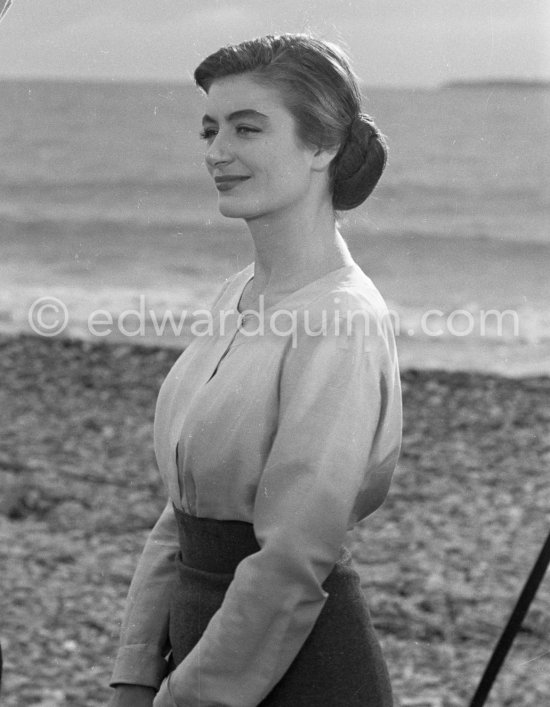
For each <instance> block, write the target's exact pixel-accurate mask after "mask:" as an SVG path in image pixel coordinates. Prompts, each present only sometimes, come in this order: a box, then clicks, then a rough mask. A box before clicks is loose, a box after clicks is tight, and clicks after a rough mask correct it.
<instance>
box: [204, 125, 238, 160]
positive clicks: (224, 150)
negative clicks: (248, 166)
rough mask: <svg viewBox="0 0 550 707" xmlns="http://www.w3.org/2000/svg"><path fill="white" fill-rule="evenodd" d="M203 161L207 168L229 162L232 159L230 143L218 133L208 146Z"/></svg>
mask: <svg viewBox="0 0 550 707" xmlns="http://www.w3.org/2000/svg"><path fill="white" fill-rule="evenodd" d="M205 159H206V164H207V165H208V166H209V167H216V166H217V165H219V164H227V163H228V162H231V160H232V159H233V154H232V149H231V142H230V141H229V140H227V139H226V138H225V137H223V136H222V135H221V134H220V133H218V134H217V135H215V136H214V138H213V140H212V142H210V144H209V145H208V148H207V150H206V155H205Z"/></svg>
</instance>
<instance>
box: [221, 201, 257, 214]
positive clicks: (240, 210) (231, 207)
mask: <svg viewBox="0 0 550 707" xmlns="http://www.w3.org/2000/svg"><path fill="white" fill-rule="evenodd" d="M218 209H219V212H220V214H221V215H222V216H226V217H227V218H244V219H249V218H250V219H251V218H257V217H258V216H259V215H260V209H258V207H257V206H256V207H254V206H253V205H251V204H243V203H240V204H239V203H237V202H236V201H234V202H233V203H231V202H230V201H229V200H228V199H223V198H222V199H219V201H218Z"/></svg>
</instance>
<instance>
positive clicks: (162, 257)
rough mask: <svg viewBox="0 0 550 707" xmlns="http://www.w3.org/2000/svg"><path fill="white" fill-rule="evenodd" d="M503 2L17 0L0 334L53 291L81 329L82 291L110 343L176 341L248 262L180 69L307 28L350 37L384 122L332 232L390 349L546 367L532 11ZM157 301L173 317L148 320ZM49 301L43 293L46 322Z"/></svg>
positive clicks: (9, 59)
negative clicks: (362, 184) (371, 189)
mask: <svg viewBox="0 0 550 707" xmlns="http://www.w3.org/2000/svg"><path fill="white" fill-rule="evenodd" d="M260 8H261V9H260ZM519 8H520V6H519V5H518V3H517V2H514V1H510V0H482V1H475V0H467V1H466V2H463V3H456V2H453V1H452V0H440V1H438V2H436V1H435V0H421V1H420V2H414V3H408V2H402V1H399V0H388V1H386V2H381V1H376V0H373V1H367V2H349V1H342V0H331V1H330V2H328V1H326V0H321V1H316V2H313V0H311V1H310V2H287V1H284V2H278V3H254V2H252V1H251V0H250V1H246V0H243V1H241V2H232V3H225V2H218V1H217V0H207V1H206V2H205V1H202V0H201V2H191V1H189V2H185V3H181V2H178V1H177V0H159V2H156V3H150V2H147V1H146V0H135V2H133V3H132V5H131V9H130V7H129V6H128V4H127V3H125V2H123V0H117V1H114V0H111V1H110V2H94V3H91V2H86V0H84V1H82V0H58V1H57V2H56V3H42V2H36V1H33V0H17V1H16V2H15V3H14V4H13V7H12V8H11V10H10V11H9V13H8V14H7V15H6V17H5V19H4V20H3V22H2V25H0V40H1V41H0V219H1V224H2V225H1V228H0V247H1V249H2V259H1V264H0V267H1V280H0V288H1V289H0V332H3V333H15V332H19V331H22V330H27V331H30V326H29V311H30V308H31V305H32V303H33V302H35V301H36V300H37V298H42V297H45V298H49V297H56V298H58V299H59V300H61V301H62V302H63V303H64V305H65V307H66V311H67V326H66V328H65V329H64V334H66V335H67V334H68V335H71V336H77V337H86V336H88V337H89V336H90V332H89V330H88V325H87V321H88V317H89V316H90V314H91V313H92V312H93V311H94V310H96V309H98V308H100V309H102V310H107V311H108V312H109V313H110V315H111V316H112V318H113V321H114V322H115V326H114V327H112V331H111V333H110V334H109V336H108V338H109V339H115V338H119V339H120V338H125V339H126V340H130V339H131V340H134V341H142V342H145V343H152V342H153V343H158V344H160V345H175V346H177V347H181V346H182V345H183V344H184V343H186V342H187V341H188V340H189V324H190V322H191V321H192V316H191V315H192V312H193V311H194V310H196V309H198V308H202V307H205V306H208V304H209V303H210V302H211V301H212V299H213V297H214V296H215V293H216V292H217V290H218V289H219V287H220V286H221V284H222V283H223V280H224V279H225V278H226V277H228V276H229V275H230V274H231V273H233V272H235V271H236V270H238V269H240V268H242V267H244V266H245V265H246V264H248V262H249V261H250V260H251V259H252V251H251V247H250V244H249V241H248V235H247V231H246V227H245V225H244V223H243V222H240V221H232V220H229V219H225V218H223V217H221V216H220V215H219V214H218V211H217V207H216V193H215V190H214V189H213V188H212V185H211V183H210V180H209V178H208V176H207V174H206V170H205V169H204V166H203V158H202V149H203V145H202V144H201V142H200V140H199V138H198V131H199V122H200V116H201V115H202V101H201V95H200V94H199V92H198V91H197V90H196V89H195V88H194V87H193V85H192V72H193V69H194V67H195V66H196V65H197V64H198V63H199V62H200V60H201V59H202V58H203V57H204V56H206V55H207V54H208V53H210V52H211V51H214V50H215V49H216V48H218V47H219V46H220V45H222V44H224V43H228V42H238V41H241V40H243V39H246V38H249V37H251V36H255V35H258V34H265V33H269V32H271V33H278V32H284V31H308V30H311V31H313V32H315V33H317V34H319V35H320V36H322V37H324V38H326V39H329V40H333V41H336V42H338V43H340V44H341V45H342V46H343V47H344V48H345V49H346V50H347V51H348V53H349V55H350V57H351V59H352V62H353V65H354V67H355V69H356V71H357V74H358V75H359V77H360V79H361V82H362V85H363V87H364V94H365V109H366V110H367V111H368V112H369V113H371V114H373V115H374V117H375V118H376V120H377V122H378V123H379V125H380V127H381V129H382V130H383V132H385V134H386V135H387V136H388V141H389V145H390V160H389V164H388V168H387V172H386V174H385V175H384V176H383V179H382V180H381V183H380V186H379V187H378V189H377V190H376V192H375V194H374V195H373V196H372V197H371V198H370V199H369V200H368V201H367V202H366V204H365V205H363V206H362V207H361V208H360V209H358V210H356V211H353V212H352V213H351V214H349V215H347V216H345V218H344V219H343V223H342V230H343V233H344V234H345V235H346V237H347V239H348V241H349V244H350V247H351V248H352V251H353V254H354V256H355V257H356V259H357V261H358V262H359V264H360V265H361V266H362V267H363V269H364V270H365V271H366V272H367V274H369V275H370V276H371V277H372V278H373V280H374V281H375V283H376V284H377V285H378V287H379V289H380V290H381V291H382V293H383V295H384V296H385V298H386V300H387V301H388V305H389V307H390V309H391V310H392V314H393V315H394V318H395V321H396V322H397V327H396V328H397V334H398V345H399V349H400V354H401V362H402V365H403V366H405V367H408V366H421V367H434V366H436V367H445V368H449V367H450V368H453V369H456V368H468V369H472V368H473V369H480V370H493V371H497V372H499V373H502V374H511V375H518V374H523V373H537V372H541V371H548V370H550V363H549V361H550V307H549V305H550V288H548V286H547V270H548V267H547V266H548V264H549V263H550V258H549V257H548V256H549V254H550V250H549V249H550V234H549V229H548V215H549V192H550V189H549V171H548V159H547V153H548V142H549V138H550V90H549V83H548V82H549V80H550V49H549V47H550V43H549V41H548V39H549V37H548V32H547V28H548V26H550V8H549V6H548V4H547V3H545V2H544V0H541V1H540V2H539V1H538V0H530V1H529V2H527V3H522V4H521V11H520V10H519ZM48 301H49V300H44V301H43V302H48ZM128 309H132V310H134V311H138V312H143V313H144V315H145V316H144V319H145V324H146V325H145V327H144V328H143V327H141V328H140V327H139V325H138V320H137V314H136V315H135V317H134V319H132V316H131V315H130V316H126V315H125V320H124V322H125V324H124V326H123V327H122V329H123V331H122V333H121V327H118V326H116V322H117V321H118V319H117V318H118V317H119V316H120V315H121V313H123V312H125V311H126V310H128ZM167 310H170V311H171V312H173V316H174V321H175V322H176V323H177V322H183V321H184V320H185V321H184V326H183V328H182V329H181V330H180V329H178V327H174V326H168V327H166V328H165V329H164V333H163V335H161V336H159V334H158V332H157V331H156V330H155V327H154V320H155V318H156V321H162V316H163V313H165V312H166V311H167ZM431 310H436V312H435V313H432V314H430V315H427V314H426V313H427V312H429V311H431ZM488 311H493V312H494V311H496V312H498V313H499V314H498V315H495V314H493V315H486V314H485V313H486V312H488ZM186 312H188V313H189V314H188V315H187V314H186ZM151 313H153V314H151ZM49 315H51V321H50V320H48V316H49ZM423 315H424V316H425V317H429V318H427V319H426V318H425V319H424V323H423V319H422V317H423ZM33 316H37V315H36V312H34V314H33ZM57 316H58V313H57V312H56V311H55V309H54V308H52V309H51V311H49V310H48V307H47V306H46V307H45V308H44V310H43V311H42V317H43V319H44V322H45V328H44V330H43V331H44V332H45V333H54V332H55V322H56V317H57ZM142 319H143V315H142ZM499 322H500V324H499ZM48 326H50V327H51V328H49V329H48ZM105 332H106V327H104V328H103V329H102V336H101V338H103V333H105ZM128 332H133V333H131V335H130V334H129V333H128ZM96 338H99V336H98V337H96Z"/></svg>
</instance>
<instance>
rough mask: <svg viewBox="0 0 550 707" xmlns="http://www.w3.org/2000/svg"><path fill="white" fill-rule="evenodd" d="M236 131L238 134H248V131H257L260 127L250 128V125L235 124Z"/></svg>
mask: <svg viewBox="0 0 550 707" xmlns="http://www.w3.org/2000/svg"><path fill="white" fill-rule="evenodd" d="M236 129H237V133H238V134H239V135H248V134H249V133H259V132H260V129H259V128H252V127H250V125H238V126H237V128H236Z"/></svg>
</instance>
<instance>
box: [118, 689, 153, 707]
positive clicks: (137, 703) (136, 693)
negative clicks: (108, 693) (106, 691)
mask: <svg viewBox="0 0 550 707" xmlns="http://www.w3.org/2000/svg"><path fill="white" fill-rule="evenodd" d="M155 695H156V690H155V689H154V688H152V687H145V685H117V686H116V688H115V694H114V695H113V696H112V698H111V701H110V702H109V707H153V700H154V699H155Z"/></svg>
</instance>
